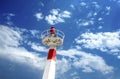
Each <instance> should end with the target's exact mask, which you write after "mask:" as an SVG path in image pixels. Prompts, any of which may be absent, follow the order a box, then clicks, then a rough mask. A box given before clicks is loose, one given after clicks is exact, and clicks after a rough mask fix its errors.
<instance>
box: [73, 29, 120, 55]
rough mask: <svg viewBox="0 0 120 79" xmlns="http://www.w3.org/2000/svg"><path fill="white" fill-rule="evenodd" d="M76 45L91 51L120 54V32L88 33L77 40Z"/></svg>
mask: <svg viewBox="0 0 120 79" xmlns="http://www.w3.org/2000/svg"><path fill="white" fill-rule="evenodd" d="M75 41H76V43H77V44H79V45H82V46H83V47H85V48H89V49H98V50H101V51H103V52H108V53H114V52H120V31H117V32H100V33H96V34H94V33H92V32H87V33H83V34H82V35H80V36H79V37H78V38H77V39H75Z"/></svg>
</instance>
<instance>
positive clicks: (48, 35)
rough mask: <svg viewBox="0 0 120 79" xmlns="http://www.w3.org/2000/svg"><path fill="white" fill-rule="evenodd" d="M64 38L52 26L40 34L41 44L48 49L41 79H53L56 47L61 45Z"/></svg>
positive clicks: (61, 33) (60, 32)
mask: <svg viewBox="0 0 120 79" xmlns="http://www.w3.org/2000/svg"><path fill="white" fill-rule="evenodd" d="M64 37H65V35H64V33H63V32H62V31H60V30H57V29H55V28H54V26H51V28H50V29H48V30H45V31H43V32H42V33H41V38H42V43H43V44H44V45H45V46H48V47H49V51H48V56H47V61H46V65H45V69H44V73H43V77H42V79H55V70H56V47H57V46H61V45H62V44H63V40H64Z"/></svg>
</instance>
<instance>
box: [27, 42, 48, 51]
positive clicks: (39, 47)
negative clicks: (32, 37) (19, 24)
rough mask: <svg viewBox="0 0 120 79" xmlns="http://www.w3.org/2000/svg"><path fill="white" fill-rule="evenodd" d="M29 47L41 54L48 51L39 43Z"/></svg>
mask: <svg viewBox="0 0 120 79" xmlns="http://www.w3.org/2000/svg"><path fill="white" fill-rule="evenodd" d="M29 45H31V48H32V49H34V50H36V51H39V52H47V51H48V49H47V48H45V47H43V46H40V45H39V44H37V43H29Z"/></svg>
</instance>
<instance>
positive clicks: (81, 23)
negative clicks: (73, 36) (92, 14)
mask: <svg viewBox="0 0 120 79" xmlns="http://www.w3.org/2000/svg"><path fill="white" fill-rule="evenodd" d="M76 23H77V24H78V25H79V26H89V25H93V24H94V20H93V19H83V20H82V19H79V20H78V21H76Z"/></svg>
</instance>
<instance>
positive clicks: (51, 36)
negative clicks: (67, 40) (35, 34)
mask: <svg viewBox="0 0 120 79" xmlns="http://www.w3.org/2000/svg"><path fill="white" fill-rule="evenodd" d="M64 37H65V35H64V33H63V32H62V31H60V30H57V29H55V28H54V26H51V28H50V29H48V30H45V31H43V32H42V33H41V38H42V43H43V44H44V45H45V46H49V47H57V46H61V45H62V44H63V40H64Z"/></svg>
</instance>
